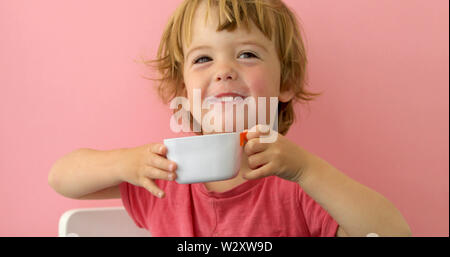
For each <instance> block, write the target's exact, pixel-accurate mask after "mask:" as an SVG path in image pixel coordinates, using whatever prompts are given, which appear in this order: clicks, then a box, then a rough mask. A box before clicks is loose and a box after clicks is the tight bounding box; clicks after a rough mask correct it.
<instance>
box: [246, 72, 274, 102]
mask: <svg viewBox="0 0 450 257" xmlns="http://www.w3.org/2000/svg"><path fill="white" fill-rule="evenodd" d="M274 72H275V74H274ZM245 74H246V75H245V76H246V79H247V83H248V85H249V87H250V90H251V92H252V95H253V96H278V90H279V79H277V76H276V71H274V70H270V69H255V70H251V71H248V72H246V73H245ZM278 77H279V76H278Z"/></svg>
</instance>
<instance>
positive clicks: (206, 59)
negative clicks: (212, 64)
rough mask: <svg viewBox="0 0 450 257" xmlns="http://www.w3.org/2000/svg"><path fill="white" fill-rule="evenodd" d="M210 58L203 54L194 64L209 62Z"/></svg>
mask: <svg viewBox="0 0 450 257" xmlns="http://www.w3.org/2000/svg"><path fill="white" fill-rule="evenodd" d="M208 59H211V58H209V57H208V56H201V57H199V58H197V59H195V60H194V64H196V63H204V62H207V61H208Z"/></svg>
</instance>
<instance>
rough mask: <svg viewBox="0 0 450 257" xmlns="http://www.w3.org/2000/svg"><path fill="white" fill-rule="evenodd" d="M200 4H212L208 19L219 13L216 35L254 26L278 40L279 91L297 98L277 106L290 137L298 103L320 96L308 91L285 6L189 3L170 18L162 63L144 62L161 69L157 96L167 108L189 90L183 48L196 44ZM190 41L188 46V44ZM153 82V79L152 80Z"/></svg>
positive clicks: (249, 0) (271, 1) (242, 1)
mask: <svg viewBox="0 0 450 257" xmlns="http://www.w3.org/2000/svg"><path fill="white" fill-rule="evenodd" d="M200 1H207V3H208V8H207V15H206V17H205V20H206V19H207V17H208V13H209V12H210V11H211V9H212V8H211V7H219V8H218V11H219V16H218V17H219V25H218V28H217V31H222V30H227V31H233V30H235V29H236V28H240V27H241V26H242V25H244V26H245V27H246V28H247V29H248V26H249V23H250V22H253V23H254V24H255V25H256V27H257V28H258V29H259V30H260V31H261V32H262V33H263V34H264V35H265V36H266V37H267V38H268V39H269V40H271V41H272V39H273V40H274V44H275V48H276V50H277V54H278V58H279V60H280V63H281V81H280V91H281V92H282V91H284V90H293V92H294V94H295V96H294V98H293V99H292V100H290V101H289V102H287V103H283V102H279V104H278V132H279V133H280V134H282V135H285V134H286V133H287V131H288V130H289V127H290V126H291V125H292V123H293V122H294V118H295V114H294V108H293V101H297V102H308V101H311V100H314V98H315V97H316V96H319V95H321V93H311V92H308V91H307V90H306V89H305V86H306V84H307V81H306V65H307V57H306V51H305V47H304V44H303V40H302V35H301V33H300V26H299V25H298V22H297V19H296V16H295V14H294V13H293V12H292V11H291V10H290V9H289V8H288V7H287V6H286V5H285V4H284V3H283V2H282V1H281V0H185V1H183V2H182V3H181V5H180V6H178V8H177V9H176V11H175V12H174V13H173V15H172V16H171V17H170V19H169V22H168V24H167V25H166V28H165V30H164V33H163V35H162V38H161V42H160V45H159V49H158V53H157V58H156V59H155V60H148V61H145V64H147V65H149V66H151V67H152V68H156V69H157V71H158V72H159V74H160V75H161V77H160V78H158V79H156V80H157V81H158V82H159V84H158V86H157V90H158V94H159V96H160V97H161V99H162V100H163V102H164V103H168V102H169V101H170V100H172V99H173V98H174V97H176V96H181V95H182V94H183V92H184V91H185V90H186V89H185V88H184V87H183V65H184V53H183V42H187V43H188V44H190V42H191V24H192V19H193V17H194V14H195V10H196V9H197V7H198V4H199V3H200ZM185 40H186V41H185ZM152 80H154V79H152Z"/></svg>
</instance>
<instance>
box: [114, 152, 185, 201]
mask: <svg viewBox="0 0 450 257" xmlns="http://www.w3.org/2000/svg"><path fill="white" fill-rule="evenodd" d="M125 153H126V154H125V161H124V163H125V165H126V166H125V168H124V169H123V173H122V176H123V177H122V180H123V181H126V182H128V183H131V184H133V185H136V186H141V187H143V188H145V189H147V190H148V191H149V192H150V193H152V194H153V195H155V196H156V197H159V198H162V197H164V195H165V194H164V191H163V190H161V189H160V188H159V187H158V186H157V185H156V183H155V181H153V180H154V179H165V180H169V181H172V180H175V178H176V173H175V170H176V168H177V164H176V163H175V162H173V161H169V160H168V159H167V158H166V154H167V147H166V146H165V145H164V144H160V143H152V144H147V145H143V146H139V147H136V148H129V149H127V150H126V151H125Z"/></svg>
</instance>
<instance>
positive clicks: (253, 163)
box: [248, 152, 269, 170]
mask: <svg viewBox="0 0 450 257" xmlns="http://www.w3.org/2000/svg"><path fill="white" fill-rule="evenodd" d="M268 162H269V158H268V156H267V153H266V152H261V153H257V154H253V155H251V156H249V157H248V167H249V168H250V169H252V170H255V169H257V168H259V167H260V166H263V165H264V164H266V163H268Z"/></svg>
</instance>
